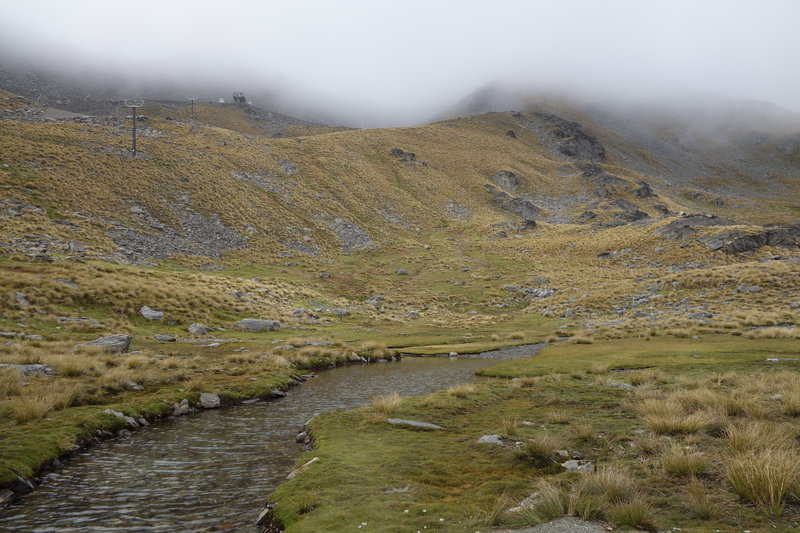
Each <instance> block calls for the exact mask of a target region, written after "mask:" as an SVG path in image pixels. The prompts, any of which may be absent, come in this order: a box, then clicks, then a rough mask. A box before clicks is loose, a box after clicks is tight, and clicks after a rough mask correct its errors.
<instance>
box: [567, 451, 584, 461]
mask: <svg viewBox="0 0 800 533" xmlns="http://www.w3.org/2000/svg"><path fill="white" fill-rule="evenodd" d="M570 459H576V460H577V459H583V454H582V453H581V452H579V451H578V450H575V451H573V452H572V454H571V455H570Z"/></svg>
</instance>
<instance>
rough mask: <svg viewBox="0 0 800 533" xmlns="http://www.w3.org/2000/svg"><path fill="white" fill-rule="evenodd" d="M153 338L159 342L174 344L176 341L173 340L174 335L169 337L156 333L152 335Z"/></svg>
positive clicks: (165, 334) (166, 334) (168, 335)
mask: <svg viewBox="0 0 800 533" xmlns="http://www.w3.org/2000/svg"><path fill="white" fill-rule="evenodd" d="M153 338H154V339H155V340H157V341H160V342H175V341H176V340H178V339H176V338H175V335H170V334H168V333H156V334H155V335H153Z"/></svg>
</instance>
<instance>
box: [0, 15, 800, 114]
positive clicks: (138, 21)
mask: <svg viewBox="0 0 800 533" xmlns="http://www.w3.org/2000/svg"><path fill="white" fill-rule="evenodd" d="M0 3H2V4H3V5H2V15H0V35H2V36H4V40H3V42H2V46H3V48H4V49H3V50H0V56H5V55H8V54H10V53H12V52H15V51H16V52H19V51H28V50H30V49H34V50H35V51H36V52H37V53H41V54H44V55H46V56H49V57H52V58H54V59H57V60H58V61H60V62H64V61H68V60H69V59H68V58H72V59H71V60H72V61H75V62H76V64H77V63H78V62H81V63H83V62H90V63H95V64H98V65H108V66H109V67H110V68H122V67H123V66H125V67H126V68H134V67H135V68H136V69H141V70H142V71H148V72H153V71H155V72H158V73H161V72H163V73H164V74H165V75H169V76H172V77H173V78H174V77H178V78H180V77H181V76H184V75H186V74H188V73H191V72H195V73H197V72H201V73H210V74H211V75H219V76H225V77H236V76H241V77H242V79H243V80H244V79H247V80H250V81H252V80H259V79H262V78H263V79H264V80H265V81H267V82H272V83H276V84H277V85H279V86H281V87H283V88H291V89H293V90H297V91H298V92H299V93H302V94H316V95H318V96H320V97H321V98H322V100H324V97H330V98H334V99H343V100H346V101H349V102H351V103H353V104H354V105H356V106H358V105H363V106H364V108H365V109H366V108H370V109H380V110H382V111H384V112H386V113H395V114H403V113H408V114H410V115H414V116H416V115H419V114H420V113H430V112H433V110H434V109H437V108H439V109H441V108H442V107H443V106H446V105H449V104H452V103H454V102H456V101H457V100H459V99H460V98H461V97H463V96H464V95H466V94H467V93H469V92H471V91H472V90H474V89H475V88H477V87H479V86H482V85H484V84H486V83H487V82H490V81H494V80H514V81H518V82H520V81H522V82H526V83H527V82H530V83H532V84H540V85H541V84H544V85H551V84H553V82H558V83H560V84H565V85H567V86H571V87H581V88H583V89H585V90H589V91H595V90H596V91H612V92H617V91H632V92H633V93H638V94H647V93H649V92H651V91H653V90H654V89H661V90H668V91H676V92H680V91H702V92H712V93H719V94H722V95H728V96H734V97H743V98H750V99H758V100H765V101H770V102H774V103H777V104H779V105H782V106H784V107H788V108H791V109H793V110H796V111H800V30H798V22H800V0H753V1H741V0H720V1H717V0H705V1H704V0H691V1H681V0H662V1H659V2H655V1H647V0H638V1H635V0H630V1H623V0H616V1H615V0H602V1H594V0H551V1H542V0H539V1H535V0H530V1H522V0H518V1H511V0H492V1H476V0H447V1H445V0H440V1H436V0H426V1H420V0H396V1H391V2H390V1H383V0H367V1H359V0H328V1H324V0H315V1H312V0H281V1H276V0H264V1H236V0H220V1H216V2H208V1H202V0H195V1H191V2H188V1H182V0H180V1H179V0H158V1H155V0H138V1H133V0H131V1H126V2H119V1H116V0H69V1H67V0H25V1H24V2H23V1H13V0H0ZM78 58H79V59H80V61H78Z"/></svg>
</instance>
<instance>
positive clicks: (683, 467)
mask: <svg viewBox="0 0 800 533" xmlns="http://www.w3.org/2000/svg"><path fill="white" fill-rule="evenodd" d="M659 461H660V463H661V468H662V469H663V471H664V473H666V474H667V475H671V476H698V475H702V474H705V473H706V472H708V471H709V469H710V467H711V461H710V459H709V458H708V456H706V454H704V453H702V452H698V451H697V450H696V449H693V448H691V447H686V446H681V445H680V444H677V443H673V444H672V445H671V446H670V447H669V448H668V449H667V450H666V451H664V452H663V453H662V454H661V457H660V458H659Z"/></svg>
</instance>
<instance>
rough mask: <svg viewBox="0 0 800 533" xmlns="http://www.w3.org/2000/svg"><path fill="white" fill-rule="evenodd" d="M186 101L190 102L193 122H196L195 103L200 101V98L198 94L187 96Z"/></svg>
mask: <svg viewBox="0 0 800 533" xmlns="http://www.w3.org/2000/svg"><path fill="white" fill-rule="evenodd" d="M186 99H187V100H189V106H190V108H191V110H192V120H194V103H195V102H196V101H197V100H198V97H197V95H196V94H193V95H190V96H187V97H186Z"/></svg>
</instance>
